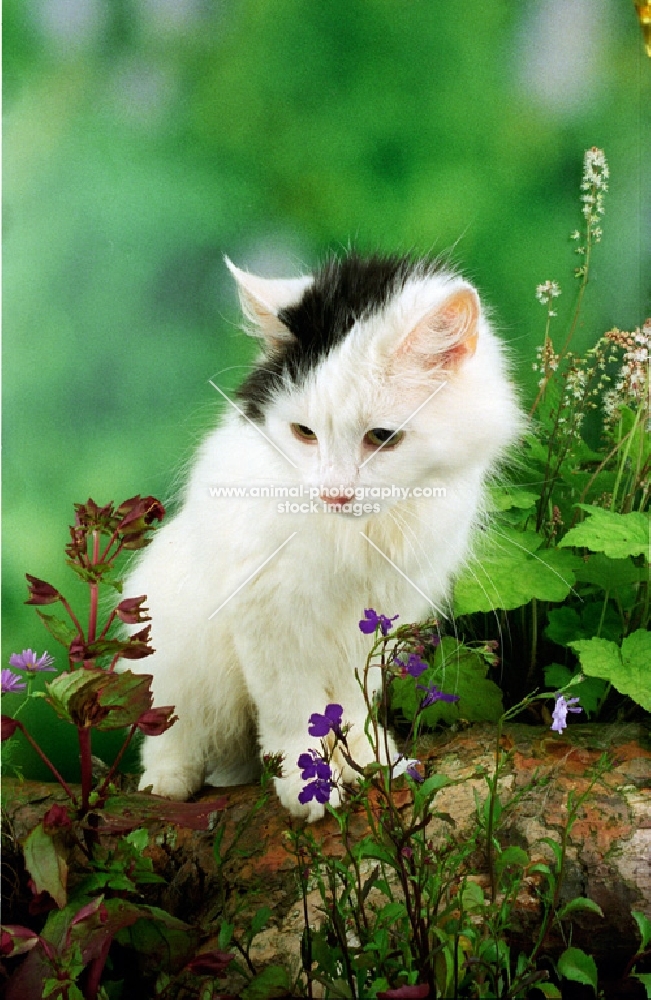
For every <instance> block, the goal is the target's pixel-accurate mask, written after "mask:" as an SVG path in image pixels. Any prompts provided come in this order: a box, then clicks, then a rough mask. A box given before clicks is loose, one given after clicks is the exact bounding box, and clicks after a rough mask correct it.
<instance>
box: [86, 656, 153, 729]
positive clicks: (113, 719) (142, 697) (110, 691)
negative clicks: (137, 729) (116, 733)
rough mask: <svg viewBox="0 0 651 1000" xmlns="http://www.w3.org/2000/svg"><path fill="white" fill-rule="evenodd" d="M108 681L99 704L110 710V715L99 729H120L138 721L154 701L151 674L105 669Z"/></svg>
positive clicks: (100, 724)
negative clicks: (108, 670) (116, 671)
mask: <svg viewBox="0 0 651 1000" xmlns="http://www.w3.org/2000/svg"><path fill="white" fill-rule="evenodd" d="M104 676H105V677H106V678H107V681H108V683H106V684H105V685H104V687H103V688H102V689H101V691H100V695H99V704H100V706H101V707H102V708H106V709H108V710H109V715H107V716H106V719H105V720H102V721H101V722H100V723H99V724H98V725H97V728H98V729H120V728H122V727H123V726H131V725H133V723H134V722H137V721H138V719H139V718H140V716H141V715H142V714H143V712H147V711H148V710H149V709H150V708H151V706H152V702H153V696H152V693H151V682H152V677H151V675H150V674H134V673H132V672H131V671H130V670H123V671H122V672H121V673H119V674H115V673H108V672H106V671H104Z"/></svg>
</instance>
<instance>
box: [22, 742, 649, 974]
mask: <svg viewBox="0 0 651 1000" xmlns="http://www.w3.org/2000/svg"><path fill="white" fill-rule="evenodd" d="M502 750H503V751H504V752H505V759H504V763H503V770H502V774H503V777H502V779H501V781H500V797H501V801H502V804H503V805H506V804H507V803H508V802H509V801H510V800H511V799H512V798H513V796H517V800H516V801H515V803H514V804H513V805H512V806H511V807H509V808H507V809H505V812H504V815H503V818H502V821H501V823H500V826H499V828H498V831H497V835H498V837H499V839H500V842H501V843H502V845H503V846H506V845H509V844H516V845H518V846H520V847H523V848H524V849H525V850H526V851H527V852H528V853H529V854H530V856H531V858H532V860H544V861H547V862H548V861H550V860H551V858H552V852H551V850H550V848H549V847H548V846H547V845H545V844H542V843H541V842H540V841H541V838H542V837H553V838H554V839H556V840H559V839H560V836H561V832H562V829H563V826H564V824H565V821H566V816H567V812H566V805H567V796H568V793H569V792H570V790H572V789H573V790H574V792H575V794H581V792H582V791H584V790H585V789H586V788H587V786H588V784H589V781H590V772H591V769H592V768H594V766H595V764H596V763H597V761H598V760H599V758H600V757H601V755H602V754H604V753H607V754H608V755H609V757H610V758H611V761H612V763H611V766H610V768H609V769H608V771H607V772H606V773H605V774H604V776H603V777H602V779H601V781H600V783H599V784H598V785H597V786H596V787H595V788H593V790H592V792H591V794H590V796H589V798H588V799H587V801H586V802H585V804H584V806H583V807H582V809H581V812H580V815H579V817H578V819H577V821H576V823H575V824H574V826H573V829H572V831H571V835H570V838H569V848H568V862H567V872H566V879H565V883H564V885H563V890H562V896H561V899H562V900H563V901H565V900H569V899H572V898H573V897H575V896H586V897H588V898H590V899H592V900H594V901H595V902H596V903H598V904H599V906H600V907H601V908H602V910H603V913H604V917H603V919H602V918H600V917H599V916H598V915H596V914H592V913H582V914H578V915H577V918H576V920H575V922H574V930H573V939H572V943H573V944H574V945H576V946H577V947H582V948H584V949H585V950H586V951H589V952H590V953H591V954H592V955H593V956H594V957H595V959H596V960H597V962H600V961H605V962H618V963H620V964H625V962H626V960H627V959H628V958H629V957H630V956H631V954H632V953H633V952H634V951H635V949H636V943H637V937H636V933H635V925H634V923H633V920H632V918H631V910H632V909H635V910H641V911H642V912H644V913H645V914H646V915H647V916H649V917H651V740H650V739H649V734H648V733H647V732H645V731H644V730H643V729H642V728H641V727H640V726H633V725H610V726H602V725H598V724H593V725H591V724H585V725H572V726H571V727H570V728H569V729H568V730H566V732H565V733H563V734H562V735H557V734H555V733H552V732H550V730H549V729H542V728H534V727H530V726H525V725H510V726H507V727H506V729H505V731H504V734H503V737H502ZM419 756H420V758H421V759H423V760H425V759H427V760H428V761H430V762H433V763H434V764H435V769H436V771H438V772H440V773H442V774H445V775H447V776H448V777H450V778H452V779H459V778H466V779H467V780H464V781H463V782H461V783H460V784H454V785H451V786H448V787H445V788H444V789H442V791H441V792H440V793H439V795H438V796H437V798H436V808H437V810H438V811H439V812H444V813H448V814H449V815H450V816H451V817H452V819H453V820H454V824H455V826H454V829H455V831H456V835H458V836H459V838H463V837H464V835H465V834H467V832H468V830H469V829H470V828H471V827H472V825H473V822H474V818H475V809H476V804H475V792H477V793H478V794H479V796H480V797H481V798H482V799H484V798H485V796H486V794H487V785H486V780H485V777H484V776H483V775H484V774H486V775H490V774H492V773H493V768H494V762H495V727H494V726H488V725H479V726H473V727H471V728H469V729H466V730H463V731H460V732H456V733H451V732H447V733H445V734H443V735H437V736H430V737H424V738H423V739H422V740H421V743H420V746H419ZM215 794H216V792H215V790H214V789H212V788H211V789H205V790H204V792H203V793H202V795H201V796H199V798H200V799H204V798H209V797H214V796H215ZM217 794H219V795H222V794H224V795H226V796H227V800H228V804H227V806H226V808H225V810H224V812H223V815H222V814H220V820H219V822H223V823H224V824H225V832H224V839H223V846H224V847H227V846H228V843H229V841H230V840H232V838H233V835H234V831H235V829H236V826H237V824H238V823H239V822H240V821H241V820H242V818H243V817H245V816H246V815H247V812H248V811H249V809H250V808H251V807H252V805H253V804H254V803H255V801H256V799H257V797H258V795H259V788H257V787H256V786H241V787H237V788H228V789H220V790H219V791H218V793H217ZM408 794H409V793H408V791H407V790H406V789H404V788H402V787H401V786H400V785H399V786H398V787H397V788H396V798H397V802H398V805H400V804H404V803H406V802H407V799H408ZM3 798H4V812H5V820H6V823H7V828H8V829H9V831H10V833H11V837H12V838H13V839H14V840H15V841H16V842H18V843H20V842H21V841H22V840H24V838H25V837H26V835H27V834H28V833H29V831H30V830H31V829H32V828H33V827H34V826H35V825H36V824H37V823H38V822H39V820H40V819H41V818H42V816H43V815H44V813H45V812H46V811H47V809H48V808H49V807H50V806H51V805H52V804H53V802H55V801H64V800H65V795H64V793H63V792H62V791H61V789H60V788H59V787H58V786H54V785H49V784H44V783H38V782H24V783H19V782H16V781H14V780H5V782H4V788H3ZM134 807H135V802H134ZM292 823H294V824H296V821H292V820H291V819H290V817H289V816H288V814H287V812H286V811H285V810H284V809H283V808H282V807H281V806H280V804H279V802H278V801H277V799H276V798H275V795H273V794H272V795H271V796H270V800H269V802H268V804H267V805H266V806H265V807H264V808H263V809H261V810H260V811H258V812H257V813H256V814H255V815H254V816H253V818H252V820H251V822H250V823H249V824H248V825H247V828H246V830H245V831H244V834H243V837H242V840H241V841H240V847H241V848H242V850H243V852H244V855H243V856H242V855H241V854H240V855H238V856H237V858H236V859H231V860H230V861H229V864H228V870H227V871H226V872H225V873H224V872H222V875H221V881H220V878H218V875H217V872H216V866H215V861H214V857H213V840H214V834H213V833H211V832H201V831H197V830H192V829H187V828H183V827H182V826H180V825H178V824H164V823H161V822H157V823H154V824H153V825H152V826H150V829H151V830H152V832H153V836H152V838H151V844H150V847H149V848H148V853H150V855H151V857H152V858H153V861H154V867H155V870H156V871H157V872H159V873H160V874H161V875H163V876H164V877H165V878H166V880H167V884H166V885H165V886H162V887H158V886H156V887H151V888H152V889H154V888H155V890H156V893H157V895H156V897H155V898H151V899H149V893H148V901H150V902H154V903H156V905H159V906H162V907H164V908H165V909H167V910H168V911H169V912H171V913H173V914H174V915H175V916H178V917H180V918H181V919H184V920H187V921H190V922H195V921H200V920H206V919H207V918H209V917H210V915H211V914H213V915H214V914H215V893H216V892H217V889H218V886H221V888H220V890H219V891H222V892H223V885H224V882H223V879H224V877H225V878H226V879H227V880H228V884H229V891H230V892H234V893H237V894H239V895H240V896H241V898H242V899H244V900H246V899H247V897H250V900H251V912H255V910H256V909H257V908H258V907H260V906H262V905H267V906H269V907H270V908H271V909H272V913H273V916H272V918H271V921H270V926H269V927H268V928H267V929H266V930H265V931H264V932H263V933H262V934H260V935H259V936H258V937H257V938H256V940H255V942H254V946H253V949H252V952H251V957H252V958H253V960H254V961H255V962H256V964H258V963H260V964H264V963H266V962H268V961H272V960H275V961H288V962H290V964H291V965H292V967H293V968H294V969H296V968H297V964H298V957H299V948H300V936H301V931H302V928H303V914H302V906H299V889H298V881H297V878H296V862H295V859H294V858H293V857H292V856H291V855H290V854H289V853H288V850H287V837H286V831H287V830H288V829H289V828H290V826H291V825H292ZM312 831H313V833H314V834H315V835H316V836H317V837H318V838H319V840H320V841H321V843H322V847H323V851H324V852H325V853H326V854H330V855H337V854H342V853H343V848H342V844H341V842H340V838H339V832H338V827H337V824H336V822H335V821H334V819H333V818H332V817H330V816H326V817H325V818H324V819H323V820H322V821H320V822H319V823H317V824H314V825H313V827H312ZM352 832H353V837H354V838H361V837H363V836H365V835H366V834H367V832H368V828H367V824H366V819H365V816H364V814H363V813H362V812H357V813H356V814H355V816H354V818H353V822H352ZM431 833H432V836H433V837H435V836H436V833H437V830H436V827H435V826H434V825H433V826H432V830H431ZM479 860H480V862H481V859H479ZM478 878H479V881H482V880H483V883H484V884H487V881H488V878H487V874H486V872H483V873H481V872H480V874H479V876H478ZM149 888H150V887H148V889H149ZM309 904H310V905H309V912H310V919H311V921H312V922H313V923H314V924H316V923H318V921H319V918H320V915H319V907H320V905H321V903H320V899H319V897H318V892H317V891H316V890H315V891H313V892H311V893H310V897H309ZM245 911H246V907H245ZM516 916H517V923H518V926H519V931H518V933H521V934H522V935H523V937H524V938H525V939H526V938H527V937H528V936H529V934H530V932H532V931H533V930H534V929H535V927H536V926H537V925H538V924H539V919H540V904H539V900H538V897H537V894H536V886H535V881H534V879H533V878H532V879H530V880H528V881H527V887H526V891H525V892H523V893H522V894H521V896H520V898H519V900H518V908H517V914H516ZM5 919H8V918H5ZM558 944H559V947H561V942H560V941H559V942H558Z"/></svg>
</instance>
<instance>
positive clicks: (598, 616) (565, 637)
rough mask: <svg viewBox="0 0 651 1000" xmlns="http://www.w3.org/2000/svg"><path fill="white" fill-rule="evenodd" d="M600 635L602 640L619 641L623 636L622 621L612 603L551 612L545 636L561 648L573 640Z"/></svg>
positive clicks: (559, 609) (591, 602) (593, 604)
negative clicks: (579, 611) (579, 612)
mask: <svg viewBox="0 0 651 1000" xmlns="http://www.w3.org/2000/svg"><path fill="white" fill-rule="evenodd" d="M597 633H599V635H600V637H601V638H602V639H612V640H613V641H615V642H616V641H618V640H619V639H621V636H622V621H621V618H620V616H619V615H618V614H617V612H616V611H615V609H614V608H613V607H612V605H611V604H610V603H608V604H607V605H606V608H605V609H604V602H603V601H602V600H599V601H590V602H588V603H587V604H585V605H584V606H583V608H582V609H581V615H580V616H579V614H578V613H577V612H576V611H575V610H574V608H568V607H564V608H554V609H553V610H552V611H550V612H549V624H548V625H547V628H546V629H545V635H546V637H547V638H548V639H551V641H552V642H556V643H558V645H559V646H567V645H569V643H570V642H571V641H572V640H573V639H590V638H592V636H593V635H597Z"/></svg>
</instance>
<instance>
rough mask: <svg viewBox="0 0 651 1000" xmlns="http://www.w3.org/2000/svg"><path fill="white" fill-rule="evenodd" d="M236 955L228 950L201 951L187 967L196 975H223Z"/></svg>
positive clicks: (186, 968)
mask: <svg viewBox="0 0 651 1000" xmlns="http://www.w3.org/2000/svg"><path fill="white" fill-rule="evenodd" d="M234 957H235V956H234V955H231V954H230V953H229V952H227V951H200V952H199V954H198V955H195V956H194V958H192V959H191V960H190V961H189V962H188V964H187V965H186V967H185V971H186V972H191V973H192V974H193V975H195V976H223V975H224V972H225V971H226V969H227V967H228V966H229V965H230V963H231V962H232V961H233V958H234Z"/></svg>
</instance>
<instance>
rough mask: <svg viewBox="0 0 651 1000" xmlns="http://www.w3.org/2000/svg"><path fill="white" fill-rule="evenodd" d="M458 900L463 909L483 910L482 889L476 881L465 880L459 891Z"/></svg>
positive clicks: (483, 898) (483, 897)
mask: <svg viewBox="0 0 651 1000" xmlns="http://www.w3.org/2000/svg"><path fill="white" fill-rule="evenodd" d="M459 902H460V904H461V906H462V907H463V909H464V910H483V908H484V903H485V896H484V890H483V889H482V887H481V886H480V885H478V884H477V883H476V882H470V881H468V882H465V883H464V885H463V888H462V890H461V893H460V900H459Z"/></svg>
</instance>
